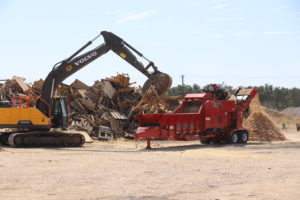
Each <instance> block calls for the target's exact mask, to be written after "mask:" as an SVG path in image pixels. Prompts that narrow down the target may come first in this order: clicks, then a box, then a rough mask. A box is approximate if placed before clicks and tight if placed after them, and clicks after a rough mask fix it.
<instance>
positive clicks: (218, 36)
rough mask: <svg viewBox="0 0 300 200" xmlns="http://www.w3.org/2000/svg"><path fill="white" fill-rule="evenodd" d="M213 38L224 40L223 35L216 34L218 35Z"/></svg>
mask: <svg viewBox="0 0 300 200" xmlns="http://www.w3.org/2000/svg"><path fill="white" fill-rule="evenodd" d="M213 37H214V38H223V37H224V35H223V34H216V35H214V36H213Z"/></svg>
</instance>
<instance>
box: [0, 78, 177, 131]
mask: <svg viewBox="0 0 300 200" xmlns="http://www.w3.org/2000/svg"><path fill="white" fill-rule="evenodd" d="M16 79H17V80H16ZM43 82H44V81H43V80H38V81H36V82H34V83H33V84H26V83H25V82H24V79H22V78H19V77H14V78H12V79H10V80H2V83H0V101H2V102H5V101H6V102H9V101H10V100H11V96H13V95H29V96H31V95H32V94H35V95H40V94H41V89H42V85H43ZM132 85H133V83H130V78H129V76H128V75H127V74H118V75H116V76H113V77H110V78H106V79H102V80H100V81H95V83H94V84H93V85H92V86H87V85H86V84H84V83H83V82H81V81H80V80H75V81H74V82H73V83H72V84H70V85H66V84H61V85H60V86H59V88H58V89H57V91H56V94H55V95H58V96H63V97H65V100H66V104H67V106H68V111H69V115H70V119H71V120H70V124H71V128H72V129H75V130H82V131H87V132H88V133H89V134H90V135H92V136H96V137H98V135H99V133H100V132H101V130H102V129H103V127H106V128H108V129H110V130H111V132H112V133H113V135H114V137H121V136H123V137H124V136H125V137H126V136H128V137H130V136H132V134H133V133H134V131H135V129H136V128H137V125H138V124H137V120H136V115H137V114H139V113H164V112H169V110H170V107H169V104H170V105H172V107H173V106H174V105H175V106H177V102H178V98H177V97H160V96H159V95H158V94H157V92H156V90H155V88H154V87H150V88H149V89H148V90H147V91H146V92H145V93H144V94H142V93H141V88H140V87H133V86H132ZM101 127H102V128H101ZM106 130H107V129H106Z"/></svg>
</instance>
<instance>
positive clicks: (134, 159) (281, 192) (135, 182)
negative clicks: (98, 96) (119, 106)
mask: <svg viewBox="0 0 300 200" xmlns="http://www.w3.org/2000/svg"><path fill="white" fill-rule="evenodd" d="M285 134H286V137H287V139H288V140H286V141H281V142H272V143H266V142H265V143H263V142H250V143H249V144H247V145H200V144H199V142H198V141H193V142H167V141H155V142H153V143H152V147H153V149H152V150H144V148H145V146H146V144H145V142H140V144H139V146H138V148H137V149H136V147H135V143H134V142H133V141H124V140H118V141H111V142H95V143H91V144H86V145H85V146H84V147H82V148H43V149H40V148H27V149H22V148H7V147H2V148H3V149H4V151H2V152H0V158H1V162H0V199H1V200H2V199H5V200H11V199H13V200H19V199H23V200H26V199H43V200H48V199H49V200H52V199H64V200H68V199H72V200H74V199H75V200H76V199H87V200H96V199H105V200H108V199H122V200H123V199H146V200H152V199H153V200H156V199H205V200H206V199H211V200H217V199H219V200H224V199H255V200H257V199H264V200H265V199H295V200H296V199H300V190H299V188H300V132H295V131H289V132H285Z"/></svg>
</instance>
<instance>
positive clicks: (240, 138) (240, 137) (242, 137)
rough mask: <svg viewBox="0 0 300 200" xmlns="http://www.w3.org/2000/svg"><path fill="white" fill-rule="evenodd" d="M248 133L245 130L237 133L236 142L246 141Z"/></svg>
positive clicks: (243, 142)
mask: <svg viewBox="0 0 300 200" xmlns="http://www.w3.org/2000/svg"><path fill="white" fill-rule="evenodd" d="M248 139H249V134H248V132H247V131H241V132H239V134H238V143H242V144H245V143H247V142H248Z"/></svg>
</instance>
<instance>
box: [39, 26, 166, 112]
mask: <svg viewBox="0 0 300 200" xmlns="http://www.w3.org/2000/svg"><path fill="white" fill-rule="evenodd" d="M100 35H102V36H103V38H104V41H105V43H104V44H101V45H100V46H98V47H96V48H94V49H92V50H90V51H88V52H86V53H84V54H82V55H79V56H77V55H78V54H79V53H80V52H81V51H83V50H84V49H85V48H87V47H88V46H89V45H91V44H92V43H93V41H95V40H96V39H97V38H98V37H99V36H100ZM110 50H112V51H113V52H114V53H116V54H117V55H119V56H120V57H121V58H123V59H124V60H125V61H127V62H128V63H129V64H131V65H132V66H133V67H135V68H136V69H137V70H138V71H140V72H141V73H142V74H144V75H145V76H147V77H148V80H147V81H146V82H145V84H144V86H143V91H145V90H147V89H148V88H149V86H150V85H154V86H155V88H156V89H157V92H158V94H159V95H163V94H165V93H166V92H167V91H168V90H169V89H170V87H171V84H172V79H171V77H170V76H169V75H167V74H165V73H162V72H160V71H158V69H157V67H156V66H155V65H154V63H153V62H151V61H149V60H148V59H147V58H145V57H144V56H143V54H142V53H140V52H139V51H137V50H136V49H135V48H133V47H132V46H131V45H129V44H128V43H127V42H125V41H124V40H123V39H121V38H120V37H118V36H116V35H115V34H113V33H111V32H107V31H102V32H101V33H100V34H99V35H98V36H96V37H95V38H94V39H93V40H91V41H89V42H88V43H86V44H85V45H84V46H83V47H81V48H80V49H79V50H78V51H76V52H75V53H74V54H73V55H72V56H70V57H69V58H67V59H65V60H63V61H61V62H59V63H57V64H56V65H55V66H54V67H53V70H52V71H51V72H50V73H49V74H48V76H47V78H46V79H45V82H44V85H43V88H42V94H41V99H42V100H43V101H42V100H40V101H38V103H37V108H38V109H39V110H40V111H41V112H42V113H44V114H45V115H49V113H48V111H49V109H48V105H47V104H49V105H51V98H52V96H53V95H54V92H55V90H56V88H57V86H58V85H59V84H60V83H62V82H63V81H64V80H65V79H66V78H68V77H69V76H71V75H72V74H74V73H75V72H77V71H78V70H80V69H82V68H83V67H85V66H86V65H88V64H89V63H91V62H93V61H94V60H96V59H97V58H99V57H100V56H102V55H104V54H106V53H107V52H108V51H110ZM132 51H133V52H135V53H136V54H137V55H139V56H140V57H143V58H144V59H146V60H147V61H148V62H149V64H148V65H147V66H146V67H145V66H144V65H143V63H142V62H140V61H139V60H138V59H137V58H136V56H135V55H134V54H133V53H132ZM76 56H77V57H76ZM150 67H152V68H153V70H154V71H153V72H149V69H150Z"/></svg>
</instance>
